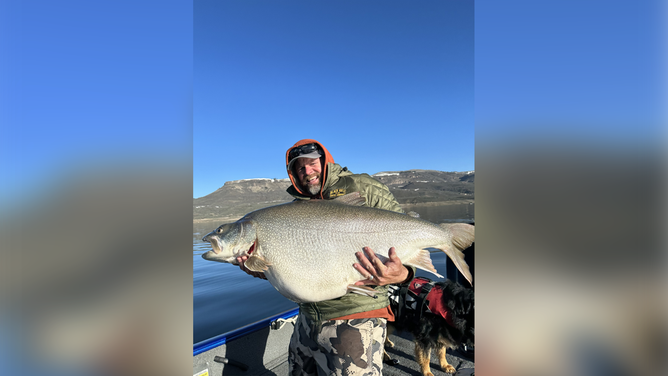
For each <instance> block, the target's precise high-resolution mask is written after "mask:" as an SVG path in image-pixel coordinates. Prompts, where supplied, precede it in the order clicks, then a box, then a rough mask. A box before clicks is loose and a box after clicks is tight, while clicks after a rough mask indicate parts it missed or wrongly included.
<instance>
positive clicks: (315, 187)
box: [308, 184, 320, 196]
mask: <svg viewBox="0 0 668 376" xmlns="http://www.w3.org/2000/svg"><path fill="white" fill-rule="evenodd" d="M308 191H309V193H310V194H311V196H315V195H317V194H318V193H320V184H318V185H309V186H308Z"/></svg>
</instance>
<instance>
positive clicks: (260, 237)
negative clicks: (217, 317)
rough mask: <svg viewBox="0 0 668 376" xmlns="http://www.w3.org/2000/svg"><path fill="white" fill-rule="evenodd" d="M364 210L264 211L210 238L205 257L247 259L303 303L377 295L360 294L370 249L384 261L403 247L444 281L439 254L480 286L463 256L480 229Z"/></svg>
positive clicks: (319, 204)
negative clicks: (362, 254) (432, 251)
mask: <svg viewBox="0 0 668 376" xmlns="http://www.w3.org/2000/svg"><path fill="white" fill-rule="evenodd" d="M363 203H364V198H362V197H360V195H359V193H357V192H356V193H352V194H348V195H345V196H341V197H338V198H336V199H334V200H310V201H293V202H290V203H287V204H282V205H276V206H272V207H268V208H264V209H260V210H256V211H254V212H251V213H249V214H246V216H244V217H243V218H241V219H240V220H238V221H236V222H234V223H229V224H224V225H222V226H220V227H218V228H217V229H216V230H214V231H212V232H211V233H210V234H208V235H206V236H205V237H204V238H203V239H202V240H203V241H206V242H209V243H211V246H212V248H213V249H212V250H211V251H208V252H207V253H205V254H204V255H202V257H203V258H204V259H206V260H211V261H220V262H227V263H230V264H235V265H236V264H238V263H237V260H236V258H237V257H239V256H244V255H246V256H248V260H247V261H246V263H245V266H246V267H247V268H248V269H250V270H251V271H262V272H264V274H265V276H266V277H267V279H268V280H269V282H270V283H271V284H272V285H273V286H274V287H275V288H276V290H278V292H280V293H281V294H282V295H283V296H285V297H286V298H288V299H290V300H292V301H294V302H297V303H306V302H318V301H323V300H328V299H334V298H338V297H340V296H343V295H344V294H346V293H347V292H357V293H368V294H370V295H373V293H372V292H369V291H368V290H371V289H369V288H366V289H365V288H361V287H360V286H354V283H355V282H356V281H359V280H362V279H365V277H364V276H362V275H361V274H360V273H359V272H358V271H357V270H356V269H355V268H353V266H352V265H353V263H355V262H358V260H357V257H356V256H355V252H359V251H361V250H362V248H363V247H370V248H371V249H372V250H373V251H374V252H376V254H377V255H378V257H379V258H380V259H381V261H385V260H386V259H387V258H388V251H389V249H390V247H395V250H396V252H397V256H398V257H399V258H400V259H401V261H402V263H403V264H406V265H412V266H415V267H416V268H420V269H424V270H427V271H429V272H431V273H434V274H435V275H437V276H439V277H441V276H440V275H439V274H438V273H437V272H436V269H435V268H434V266H433V264H432V262H431V258H430V256H429V251H428V250H426V248H437V249H440V250H442V251H444V252H445V253H446V254H447V255H448V256H449V257H450V259H451V260H452V261H453V262H454V264H455V265H456V266H457V269H459V271H460V272H461V273H462V274H463V275H464V276H465V277H466V279H467V280H468V281H469V282H472V276H471V273H470V272H469V268H468V265H467V264H466V262H465V261H464V254H463V253H462V252H461V251H462V250H463V249H466V248H467V247H468V246H470V245H471V243H472V242H473V240H474V227H473V226H472V225H470V224H466V223H450V224H441V225H436V224H433V223H431V222H428V221H425V220H422V219H420V218H415V217H412V216H409V215H406V214H401V213H396V212H393V211H389V210H382V209H375V208H370V207H366V206H359V205H362V204H363ZM371 291H373V290H371Z"/></svg>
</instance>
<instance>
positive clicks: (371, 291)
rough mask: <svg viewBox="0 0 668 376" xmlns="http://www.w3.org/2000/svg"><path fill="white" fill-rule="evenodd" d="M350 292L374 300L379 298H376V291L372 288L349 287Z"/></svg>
mask: <svg viewBox="0 0 668 376" xmlns="http://www.w3.org/2000/svg"><path fill="white" fill-rule="evenodd" d="M348 292H352V293H355V294H360V295H366V296H370V297H372V298H374V299H376V298H378V297H377V296H376V290H374V289H372V288H371V287H366V286H355V285H348Z"/></svg>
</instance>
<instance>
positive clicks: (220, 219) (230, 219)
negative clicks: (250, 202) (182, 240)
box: [193, 200, 475, 224]
mask: <svg viewBox="0 0 668 376" xmlns="http://www.w3.org/2000/svg"><path fill="white" fill-rule="evenodd" d="M466 204H475V200H456V201H430V202H419V203H416V204H401V203H400V204H399V206H401V208H402V209H404V208H407V207H426V206H446V205H466ZM242 217H243V216H220V217H210V218H197V219H195V218H193V223H206V222H213V221H216V222H220V223H221V224H222V223H232V222H236V221H237V220H239V219H241V218H242Z"/></svg>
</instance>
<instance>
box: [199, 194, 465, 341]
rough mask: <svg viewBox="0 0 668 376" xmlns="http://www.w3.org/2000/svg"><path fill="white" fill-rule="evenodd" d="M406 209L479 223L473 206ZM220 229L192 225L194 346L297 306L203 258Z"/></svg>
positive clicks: (435, 257) (440, 259)
mask: <svg viewBox="0 0 668 376" xmlns="http://www.w3.org/2000/svg"><path fill="white" fill-rule="evenodd" d="M404 210H406V211H415V212H417V213H418V214H420V218H422V219H426V220H428V221H431V222H434V223H443V222H450V221H453V220H466V221H473V220H474V218H475V217H474V205H473V204H457V205H440V206H407V207H405V208H404ZM221 224H222V223H220V222H217V221H205V222H199V223H193V310H194V312H193V320H194V327H193V341H194V343H197V342H201V341H203V340H206V339H208V338H211V337H214V336H216V335H219V334H222V333H225V332H228V331H230V330H234V329H237V328H239V327H241V326H244V325H248V324H251V323H253V322H255V321H259V320H262V319H265V318H267V317H269V316H271V315H274V314H278V313H281V312H283V311H286V310H289V309H292V308H295V307H297V305H296V304H295V303H293V302H291V301H289V300H287V299H286V298H284V297H283V296H282V295H281V294H279V293H278V292H277V291H276V290H275V289H274V287H273V286H271V284H269V282H267V281H265V280H261V279H258V278H253V277H251V276H249V275H247V274H246V273H244V272H242V271H241V270H239V267H238V266H234V265H230V264H225V263H218V262H212V261H206V260H204V259H203V258H202V256H201V255H202V254H203V253H204V252H207V251H208V250H210V249H211V246H210V245H209V243H204V242H202V237H204V236H205V235H206V234H208V233H209V232H211V231H213V230H214V229H216V228H217V227H218V226H220V225H221ZM446 259H447V258H446V256H445V254H444V253H442V252H440V251H436V252H433V253H432V262H433V264H434V267H436V269H437V270H438V272H439V273H440V274H442V275H447V272H446V266H445V265H446ZM417 275H418V276H425V277H428V278H431V279H436V278H435V276H434V275H432V274H431V273H427V272H422V271H418V273H417Z"/></svg>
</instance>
